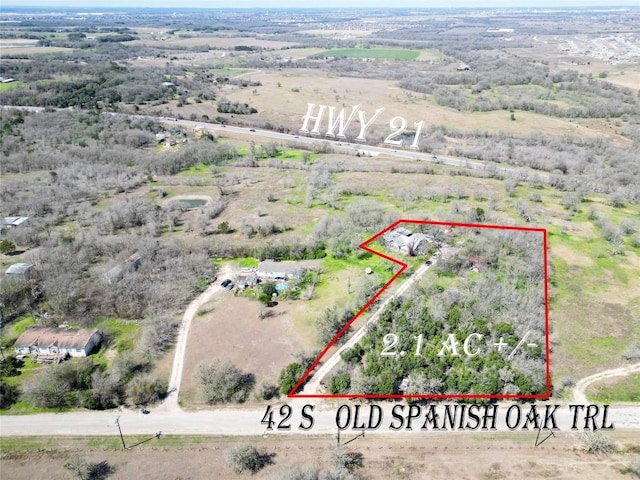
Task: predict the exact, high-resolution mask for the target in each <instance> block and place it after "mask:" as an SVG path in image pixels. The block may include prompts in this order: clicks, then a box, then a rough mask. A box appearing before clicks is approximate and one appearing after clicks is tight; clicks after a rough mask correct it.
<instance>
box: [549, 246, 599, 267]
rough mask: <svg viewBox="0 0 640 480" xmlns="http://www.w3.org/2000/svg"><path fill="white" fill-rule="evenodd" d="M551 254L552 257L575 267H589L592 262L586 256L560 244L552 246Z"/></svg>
mask: <svg viewBox="0 0 640 480" xmlns="http://www.w3.org/2000/svg"><path fill="white" fill-rule="evenodd" d="M552 253H553V255H554V256H556V257H558V258H561V259H563V260H564V261H565V262H567V264H568V265H573V266H576V267H590V266H591V265H593V260H591V259H590V258H589V257H588V256H587V255H584V254H582V253H580V252H576V251H575V250H572V249H571V248H569V247H567V246H565V245H562V244H558V245H554V246H553V248H552Z"/></svg>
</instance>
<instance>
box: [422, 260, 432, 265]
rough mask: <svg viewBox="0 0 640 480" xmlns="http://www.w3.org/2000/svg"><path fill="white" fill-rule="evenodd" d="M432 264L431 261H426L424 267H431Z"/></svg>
mask: <svg viewBox="0 0 640 480" xmlns="http://www.w3.org/2000/svg"><path fill="white" fill-rule="evenodd" d="M432 263H433V262H432V261H431V260H427V261H426V262H424V264H425V265H431V264H432Z"/></svg>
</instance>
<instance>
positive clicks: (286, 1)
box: [0, 0, 640, 11]
mask: <svg viewBox="0 0 640 480" xmlns="http://www.w3.org/2000/svg"><path fill="white" fill-rule="evenodd" d="M2 3H4V4H5V5H14V6H15V5H20V6H23V7H27V6H45V7H54V6H61V7H84V8H91V7H107V8H109V7H155V8H158V7H159V8H178V7H182V8H185V7H186V8H292V7H297V8H310V7H323V8H349V7H355V8H362V7H372V8H375V7H398V8H403V7H422V8H440V7H444V8H447V7H449V8H450V7H454V8H456V7H484V8H488V7H491V8H493V7H498V8H499V7H538V8H547V7H559V6H565V7H581V6H585V7H590V6H600V7H608V6H634V7H640V0H316V1H312V2H307V1H305V0H162V1H158V0H19V1H17V0H3V2H2ZM5 8H6V7H5ZM1 10H2V7H0V11H1Z"/></svg>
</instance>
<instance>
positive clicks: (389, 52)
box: [314, 48, 420, 60]
mask: <svg viewBox="0 0 640 480" xmlns="http://www.w3.org/2000/svg"><path fill="white" fill-rule="evenodd" d="M419 55H420V51H419V50H403V49H400V48H333V49H331V50H326V51H324V52H321V53H318V54H316V55H314V56H318V57H351V58H383V59H388V60H415V59H416V58H418V56H419Z"/></svg>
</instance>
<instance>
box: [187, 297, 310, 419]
mask: <svg viewBox="0 0 640 480" xmlns="http://www.w3.org/2000/svg"><path fill="white" fill-rule="evenodd" d="M300 302H302V301H300ZM296 303H297V301H287V300H283V301H280V303H279V305H278V306H276V307H273V308H270V309H269V312H270V313H271V314H272V316H270V317H268V318H265V319H260V318H259V312H260V309H261V308H263V307H261V304H260V303H259V302H257V301H256V300H251V299H248V298H243V297H234V296H233V293H232V292H227V291H224V292H221V295H219V296H217V297H216V298H215V300H213V301H212V302H210V303H209V304H207V305H205V306H204V308H203V309H202V311H203V312H206V313H204V314H203V315H197V316H196V317H195V318H194V320H193V322H192V324H191V329H190V331H189V339H188V348H187V354H186V358H185V366H184V372H185V375H184V377H183V384H182V387H181V392H180V397H181V402H182V404H183V405H184V406H188V407H194V406H196V407H198V406H204V404H203V403H202V401H201V400H200V399H199V396H198V386H197V384H196V383H195V381H194V378H193V374H194V373H195V372H196V370H197V368H198V366H199V365H200V364H202V363H210V362H212V361H224V362H227V361H228V362H231V363H233V364H234V365H236V366H237V367H238V368H239V369H240V370H242V371H243V372H251V373H253V374H254V375H255V379H256V385H260V384H261V383H262V382H263V381H267V382H270V383H272V384H277V380H278V374H279V373H280V370H281V369H282V368H283V367H284V366H285V365H287V364H288V363H291V362H292V361H294V354H296V353H298V352H300V351H307V352H309V351H310V350H312V347H313V344H312V341H313V335H311V333H312V332H310V329H309V328H308V327H305V326H302V325H295V323H294V321H293V319H292V315H291V314H290V310H291V309H292V308H296V305H295V304H296ZM296 330H297V331H296Z"/></svg>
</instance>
